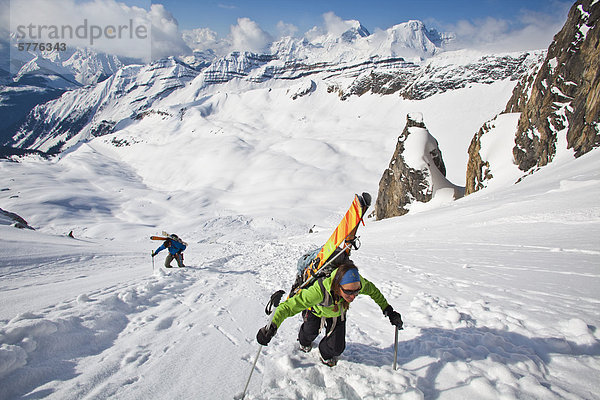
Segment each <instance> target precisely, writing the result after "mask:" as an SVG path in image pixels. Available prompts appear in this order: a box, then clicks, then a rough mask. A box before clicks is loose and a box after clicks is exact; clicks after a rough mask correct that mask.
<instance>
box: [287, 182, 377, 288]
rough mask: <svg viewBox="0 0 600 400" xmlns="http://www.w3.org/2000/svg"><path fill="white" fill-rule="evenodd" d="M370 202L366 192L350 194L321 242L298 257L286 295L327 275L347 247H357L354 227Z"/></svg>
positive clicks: (344, 256) (346, 256) (346, 254)
mask: <svg viewBox="0 0 600 400" xmlns="http://www.w3.org/2000/svg"><path fill="white" fill-rule="evenodd" d="M370 205H371V195H370V194H369V193H366V192H364V193H363V194H362V195H358V194H356V195H354V200H353V201H352V204H351V205H350V208H349V209H348V211H346V214H345V215H344V218H342V220H341V222H340V223H339V224H338V226H337V228H336V229H335V230H334V231H333V233H332V234H331V236H330V237H329V239H328V240H327V241H326V242H325V244H324V245H323V246H322V247H321V248H318V249H314V250H312V251H310V252H308V253H306V254H304V255H303V256H302V257H300V259H299V260H298V274H297V276H296V281H295V282H294V284H293V285H292V289H291V291H290V294H289V296H288V298H290V297H292V296H294V295H295V294H297V293H298V292H299V291H300V290H302V289H304V288H307V287H309V286H310V285H312V284H313V283H314V282H315V281H316V280H317V279H319V278H321V277H325V276H328V275H329V274H331V272H332V271H333V270H334V269H335V268H337V266H338V265H340V264H342V263H343V262H345V261H348V260H349V255H350V249H351V248H352V247H354V248H355V249H358V247H359V245H360V242H359V241H358V237H357V236H356V231H357V230H358V226H359V224H360V223H361V222H363V218H364V216H365V214H366V212H367V209H368V208H369V206H370ZM363 224H364V222H363Z"/></svg>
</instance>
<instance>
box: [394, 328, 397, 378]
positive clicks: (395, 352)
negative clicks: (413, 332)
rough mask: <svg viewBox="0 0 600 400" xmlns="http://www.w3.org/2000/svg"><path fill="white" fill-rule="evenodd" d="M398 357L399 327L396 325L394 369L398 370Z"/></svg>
mask: <svg viewBox="0 0 600 400" xmlns="http://www.w3.org/2000/svg"><path fill="white" fill-rule="evenodd" d="M397 359H398V327H397V326H396V334H395V335H394V366H393V368H394V371H395V370H396V360H397Z"/></svg>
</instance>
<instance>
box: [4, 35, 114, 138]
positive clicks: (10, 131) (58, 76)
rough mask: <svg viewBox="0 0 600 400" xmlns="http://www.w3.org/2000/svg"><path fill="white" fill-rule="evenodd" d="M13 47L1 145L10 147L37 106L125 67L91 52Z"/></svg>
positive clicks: (7, 77)
mask: <svg viewBox="0 0 600 400" xmlns="http://www.w3.org/2000/svg"><path fill="white" fill-rule="evenodd" d="M7 45H8V44H7ZM12 46H13V50H12V51H11V52H10V65H11V71H7V76H6V77H5V78H4V79H3V81H2V87H1V90H0V99H1V101H0V144H4V143H7V141H8V140H9V139H10V138H11V137H12V136H13V135H14V134H15V133H16V131H17V130H18V128H19V127H20V126H21V125H22V124H23V123H24V122H25V118H26V116H27V114H29V112H30V111H31V110H32V109H33V108H34V107H35V106H36V105H38V104H43V103H45V102H47V101H50V100H54V99H56V98H58V97H60V96H61V95H62V94H63V93H64V92H65V91H68V90H74V89H77V88H80V87H82V86H87V85H94V84H96V83H98V82H101V81H102V80H104V79H106V78H108V77H109V76H110V75H112V74H114V73H115V72H116V71H118V70H119V68H121V67H123V65H124V64H123V62H122V61H121V60H120V59H118V58H117V57H116V56H111V55H107V54H99V53H97V52H94V51H93V50H90V49H82V48H77V49H71V48H68V49H67V50H66V51H54V50H53V51H33V50H31V51H18V50H16V44H15V43H13V44H12ZM7 64H8V63H7Z"/></svg>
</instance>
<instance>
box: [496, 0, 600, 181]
mask: <svg viewBox="0 0 600 400" xmlns="http://www.w3.org/2000/svg"><path fill="white" fill-rule="evenodd" d="M599 18H600V2H597V1H592V0H580V1H577V2H576V3H575V4H574V5H573V7H572V8H571V10H570V11H569V16H568V18H567V22H566V23H565V25H564V27H563V28H562V30H561V31H560V32H559V33H558V34H557V35H556V36H555V37H554V41H553V42H552V44H551V45H550V47H549V49H548V55H547V56H546V60H545V61H544V63H543V65H542V66H541V68H540V71H539V73H538V74H537V76H536V78H535V81H534V83H533V85H532V86H531V88H528V86H527V85H523V86H522V87H520V88H519V89H520V90H521V91H520V92H518V91H515V93H513V103H509V105H508V106H507V108H513V109H518V108H520V106H519V105H518V104H519V103H522V102H523V99H524V98H526V97H527V98H528V101H527V103H526V104H525V105H524V106H523V109H522V110H520V111H522V114H521V118H520V120H519V125H518V130H517V135H516V138H515V144H516V145H515V147H514V148H513V155H514V158H515V162H516V163H517V165H518V166H519V168H520V169H521V170H523V171H529V170H530V169H532V168H534V167H541V166H544V165H546V164H548V163H549V162H551V161H552V159H553V158H554V156H555V154H556V146H557V140H558V138H559V135H566V139H567V148H569V149H573V151H574V154H575V156H576V157H579V156H581V155H583V154H585V153H587V152H588V151H590V150H591V149H593V148H595V147H598V146H599V145H600V46H599V42H600V28H599V27H598V19H599ZM529 90H530V93H531V94H530V95H527V93H528V91H529ZM514 99H520V100H518V101H516V103H517V104H515V100H514Z"/></svg>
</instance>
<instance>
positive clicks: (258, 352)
mask: <svg viewBox="0 0 600 400" xmlns="http://www.w3.org/2000/svg"><path fill="white" fill-rule="evenodd" d="M262 348H263V345H262V344H261V345H260V346H259V347H258V351H257V352H256V357H254V363H252V369H251V370H250V375H248V380H247V381H246V386H244V391H243V392H242V397H241V398H240V399H241V400H244V397H246V390H247V389H248V385H249V384H250V378H252V373H253V372H254V369H255V368H256V362H257V361H258V357H259V356H260V352H261V351H262Z"/></svg>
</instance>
